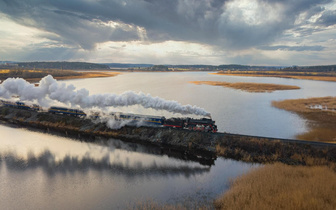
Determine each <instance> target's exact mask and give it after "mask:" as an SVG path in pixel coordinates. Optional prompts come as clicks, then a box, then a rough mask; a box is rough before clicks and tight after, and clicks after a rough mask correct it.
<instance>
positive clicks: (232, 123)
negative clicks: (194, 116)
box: [0, 72, 336, 209]
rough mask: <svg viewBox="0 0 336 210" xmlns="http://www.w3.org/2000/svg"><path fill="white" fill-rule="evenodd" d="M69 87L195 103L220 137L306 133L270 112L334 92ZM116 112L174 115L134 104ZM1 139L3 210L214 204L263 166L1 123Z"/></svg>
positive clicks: (310, 87)
mask: <svg viewBox="0 0 336 210" xmlns="http://www.w3.org/2000/svg"><path fill="white" fill-rule="evenodd" d="M198 80H211V81H226V82H263V83H276V84H287V85H297V86H300V87H301V89H300V90H290V91H275V92H273V93H247V92H243V91H239V90H233V89H229V88H223V87H215V86H207V85H200V86H198V85H194V84H190V83H188V81H198ZM66 83H67V84H73V85H74V86H76V87H77V88H86V89H88V90H89V91H90V93H91V94H96V93H117V94H118V93H122V92H124V91H128V90H133V91H142V92H144V93H150V94H151V95H152V96H159V97H162V98H165V99H169V100H176V101H178V102H180V103H181V104H192V105H197V106H199V107H202V108H204V109H206V110H207V111H208V112H210V113H211V115H212V118H213V119H214V120H215V121H216V124H217V125H218V128H219V131H221V132H230V133H239V134H248V135H259V136H268V137H279V138H294V136H295V135H297V134H299V133H302V132H305V131H306V130H307V127H306V124H305V121H304V120H303V119H301V118H300V117H298V116H297V115H295V114H292V113H289V112H286V111H282V110H278V109H276V108H273V107H271V101H272V100H282V99H291V98H303V97H322V96H335V94H336V93H335V92H334V90H335V88H336V83H332V82H321V81H308V80H294V79H282V78H255V77H233V76H221V75H210V74H208V73H205V72H187V73H123V74H121V75H119V76H116V77H111V78H96V79H80V80H68V81H66ZM113 110H115V111H128V112H133V113H141V114H154V115H165V116H172V114H170V113H167V112H162V111H155V110H146V109H143V108H141V107H137V106H132V107H127V108H118V107H116V108H113ZM174 116H176V115H174ZM0 133H1V140H0V141H1V143H0V160H1V161H0V189H1V190H0V205H1V209H117V208H121V209H123V208H127V207H129V208H131V207H133V206H134V205H136V204H137V203H139V202H140V203H143V202H146V201H148V200H154V201H157V202H160V203H176V202H182V203H186V202H188V201H189V200H194V201H195V200H197V201H199V202H211V200H212V199H214V198H216V197H217V196H218V195H219V194H221V193H222V192H224V191H225V190H226V189H228V186H229V183H230V180H231V179H233V178H235V177H237V176H239V175H241V174H243V173H246V172H248V171H249V170H251V169H252V168H256V167H259V165H258V164H249V163H243V162H239V161H234V160H229V159H223V158H218V159H217V160H216V161H215V165H212V166H205V165H201V164H200V163H197V162H193V161H190V160H182V159H179V158H176V157H171V156H168V155H162V154H161V153H160V152H159V149H157V148H154V147H153V148H152V147H148V146H141V145H136V144H131V143H123V142H121V141H119V140H115V139H110V140H109V141H108V142H104V143H89V142H83V141H78V140H75V139H70V138H65V137H60V136H55V135H51V134H47V133H39V132H35V131H31V130H27V129H22V128H17V127H11V126H7V125H0Z"/></svg>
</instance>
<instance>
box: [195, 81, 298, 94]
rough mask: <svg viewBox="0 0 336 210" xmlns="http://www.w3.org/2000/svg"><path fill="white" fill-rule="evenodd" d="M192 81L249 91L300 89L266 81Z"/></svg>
mask: <svg viewBox="0 0 336 210" xmlns="http://www.w3.org/2000/svg"><path fill="white" fill-rule="evenodd" d="M190 83H193V84H196V85H203V84H204V85H213V86H223V87H228V88H234V89H238V90H243V91H247V92H255V93H260V92H273V91H275V90H294V89H300V87H298V86H291V85H278V84H266V83H247V82H237V83H229V82H215V81H190Z"/></svg>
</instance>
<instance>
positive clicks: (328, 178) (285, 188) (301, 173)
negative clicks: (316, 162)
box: [215, 164, 336, 210]
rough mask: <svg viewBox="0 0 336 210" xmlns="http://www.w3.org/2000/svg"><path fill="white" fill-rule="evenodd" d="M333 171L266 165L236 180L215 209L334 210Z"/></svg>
mask: <svg viewBox="0 0 336 210" xmlns="http://www.w3.org/2000/svg"><path fill="white" fill-rule="evenodd" d="M335 195H336V173H335V171H333V170H331V169H330V168H328V167H325V166H324V167H322V166H314V167H305V166H287V165H283V164H274V165H266V166H264V167H263V168H259V169H256V170H253V171H251V172H250V173H248V174H246V175H243V176H242V177H240V178H238V179H236V180H235V181H234V182H233V183H232V186H231V188H230V190H229V191H227V192H226V193H225V194H224V195H222V196H221V197H220V198H218V199H217V200H216V201H215V207H216V209H326V210H327V209H336V199H335Z"/></svg>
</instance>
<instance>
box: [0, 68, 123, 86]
mask: <svg viewBox="0 0 336 210" xmlns="http://www.w3.org/2000/svg"><path fill="white" fill-rule="evenodd" d="M119 74H122V73H121V72H116V71H109V72H102V71H94V72H92V71H89V72H85V71H84V72H83V71H75V70H16V71H15V70H8V69H7V70H6V69H2V70H0V80H1V81H4V80H6V79H8V78H22V79H24V80H26V81H28V82H31V83H37V82H39V81H40V80H41V79H42V78H43V77H45V76H47V75H52V76H53V77H54V78H55V79H57V80H69V79H87V78H103V77H114V76H117V75H119Z"/></svg>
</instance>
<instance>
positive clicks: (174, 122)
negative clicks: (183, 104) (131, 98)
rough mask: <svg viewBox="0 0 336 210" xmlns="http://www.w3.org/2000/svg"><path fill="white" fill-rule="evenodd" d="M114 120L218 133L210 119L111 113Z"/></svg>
mask: <svg viewBox="0 0 336 210" xmlns="http://www.w3.org/2000/svg"><path fill="white" fill-rule="evenodd" d="M111 116H112V117H113V118H114V119H115V120H126V121H128V123H127V124H128V125H137V124H141V125H147V126H162V127H170V128H177V129H187V130H192V131H201V132H212V133H216V132H217V131H218V129H217V125H216V124H215V121H213V120H212V119H211V118H201V119H193V118H189V117H188V118H168V119H166V118H165V117H161V116H151V115H137V114H128V113H118V112H115V113H111Z"/></svg>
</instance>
